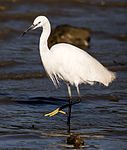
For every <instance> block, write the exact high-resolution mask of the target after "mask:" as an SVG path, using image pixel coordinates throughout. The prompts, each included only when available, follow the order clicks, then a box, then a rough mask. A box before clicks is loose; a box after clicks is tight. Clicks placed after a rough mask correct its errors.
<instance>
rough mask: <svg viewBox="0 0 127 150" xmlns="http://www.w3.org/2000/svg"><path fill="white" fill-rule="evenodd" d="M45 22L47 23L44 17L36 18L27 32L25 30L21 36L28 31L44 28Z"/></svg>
mask: <svg viewBox="0 0 127 150" xmlns="http://www.w3.org/2000/svg"><path fill="white" fill-rule="evenodd" d="M47 21H48V19H47V18H46V17H45V16H38V17H36V18H35V20H34V22H33V24H32V25H31V26H30V27H29V28H28V29H27V30H25V31H24V32H23V34H22V36H23V35H24V34H26V33H27V32H28V31H30V30H35V29H37V28H40V27H44V25H45V23H46V22H47Z"/></svg>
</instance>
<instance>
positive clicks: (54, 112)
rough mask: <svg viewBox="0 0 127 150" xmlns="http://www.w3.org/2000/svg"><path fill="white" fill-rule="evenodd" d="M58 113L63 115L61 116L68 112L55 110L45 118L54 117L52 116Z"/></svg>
mask: <svg viewBox="0 0 127 150" xmlns="http://www.w3.org/2000/svg"><path fill="white" fill-rule="evenodd" d="M58 113H61V114H64V115H65V114H66V112H64V111H62V110H59V108H57V109H55V110H53V111H52V112H50V113H48V114H45V115H44V116H49V117H52V116H55V115H56V114H58Z"/></svg>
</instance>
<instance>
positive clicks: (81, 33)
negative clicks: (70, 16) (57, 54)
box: [48, 25, 90, 49]
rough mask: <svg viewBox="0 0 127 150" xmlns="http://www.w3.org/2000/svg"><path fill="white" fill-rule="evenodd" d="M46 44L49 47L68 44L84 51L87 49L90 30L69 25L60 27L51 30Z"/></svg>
mask: <svg viewBox="0 0 127 150" xmlns="http://www.w3.org/2000/svg"><path fill="white" fill-rule="evenodd" d="M48 42H49V47H51V46H52V45H54V44H57V43H69V44H72V45H75V46H77V47H79V48H81V49H86V48H88V47H89V42H90V30H89V29H86V28H78V27H73V26H71V25H60V26H57V27H56V28H55V29H53V31H52V33H51V35H50V37H49V40H48Z"/></svg>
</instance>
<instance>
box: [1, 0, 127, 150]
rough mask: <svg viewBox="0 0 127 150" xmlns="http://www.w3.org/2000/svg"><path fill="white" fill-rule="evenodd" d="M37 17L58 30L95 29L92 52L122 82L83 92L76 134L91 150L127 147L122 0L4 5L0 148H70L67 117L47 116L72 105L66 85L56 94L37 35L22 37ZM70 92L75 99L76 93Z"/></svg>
mask: <svg viewBox="0 0 127 150" xmlns="http://www.w3.org/2000/svg"><path fill="white" fill-rule="evenodd" d="M58 12H59V13H58ZM40 14H41V15H46V16H48V18H49V19H50V20H51V23H52V26H53V27H55V26H57V25H60V24H71V25H74V26H78V27H87V28H90V29H91V30H92V35H91V36H92V37H91V47H90V50H89V53H90V54H91V55H93V56H94V57H96V58H97V59H98V60H99V61H101V62H102V63H103V64H104V65H105V66H107V67H108V68H109V69H111V70H113V71H115V72H116V73H117V80H116V81H115V82H113V83H112V84H111V85H110V86H109V87H108V88H107V87H103V86H99V85H95V86H92V87H91V86H88V85H86V86H83V85H82V86H81V87H80V90H81V94H82V103H80V104H77V105H75V106H74V107H73V112H72V132H74V133H78V134H80V135H81V136H82V137H83V138H84V140H85V143H86V145H85V148H84V149H86V150H107V149H108V150H125V149H126V147H127V144H126V143H127V39H126V37H127V27H126V25H127V19H126V17H127V2H126V1H125V0H110V1H109V0H106V1H100V0H95V1H94V2H92V1H91V2H89V1H87V0H86V1H82V0H79V1H76V0H70V1H67V0H64V1H63V0H62V1H58V0H54V1H52V0H44V1H43V2H42V1H40V0H36V2H35V1H33V0H31V1H30V2H27V1H22V0H15V1H13V0H7V1H4V0H1V1H0V46H1V47H0V149H46V150H47V149H55V150H56V149H63V150H64V149H71V148H68V147H67V145H66V144H65V143H66V138H67V134H66V128H67V127H66V116H63V115H58V116H56V117H54V118H46V117H44V114H45V113H47V112H49V111H51V110H53V109H54V108H56V107H57V106H59V105H62V104H65V103H67V90H66V86H65V85H64V84H61V87H60V88H59V89H55V88H54V86H53V84H52V82H51V81H50V80H49V79H48V78H47V77H46V75H45V72H44V69H43V67H42V64H41V60H40V56H39V51H38V40H39V34H40V31H39V30H38V31H34V32H31V33H29V34H28V35H26V36H24V38H22V39H21V38H19V36H20V34H21V33H22V32H23V31H24V30H25V29H26V28H27V27H28V26H29V25H31V23H32V21H33V19H34V18H35V16H38V15H40ZM73 95H74V99H76V98H77V97H76V96H77V95H76V91H75V89H74V88H73ZM44 97H47V99H46V98H44ZM52 97H54V98H59V99H54V98H52Z"/></svg>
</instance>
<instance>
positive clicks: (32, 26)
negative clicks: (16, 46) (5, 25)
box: [21, 24, 35, 37]
mask: <svg viewBox="0 0 127 150" xmlns="http://www.w3.org/2000/svg"><path fill="white" fill-rule="evenodd" d="M34 27H35V25H33V24H32V25H31V26H30V27H29V28H28V29H26V30H25V31H24V32H23V33H22V34H21V37H23V36H24V35H25V34H26V33H27V32H28V31H30V30H32V29H33V28H34Z"/></svg>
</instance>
